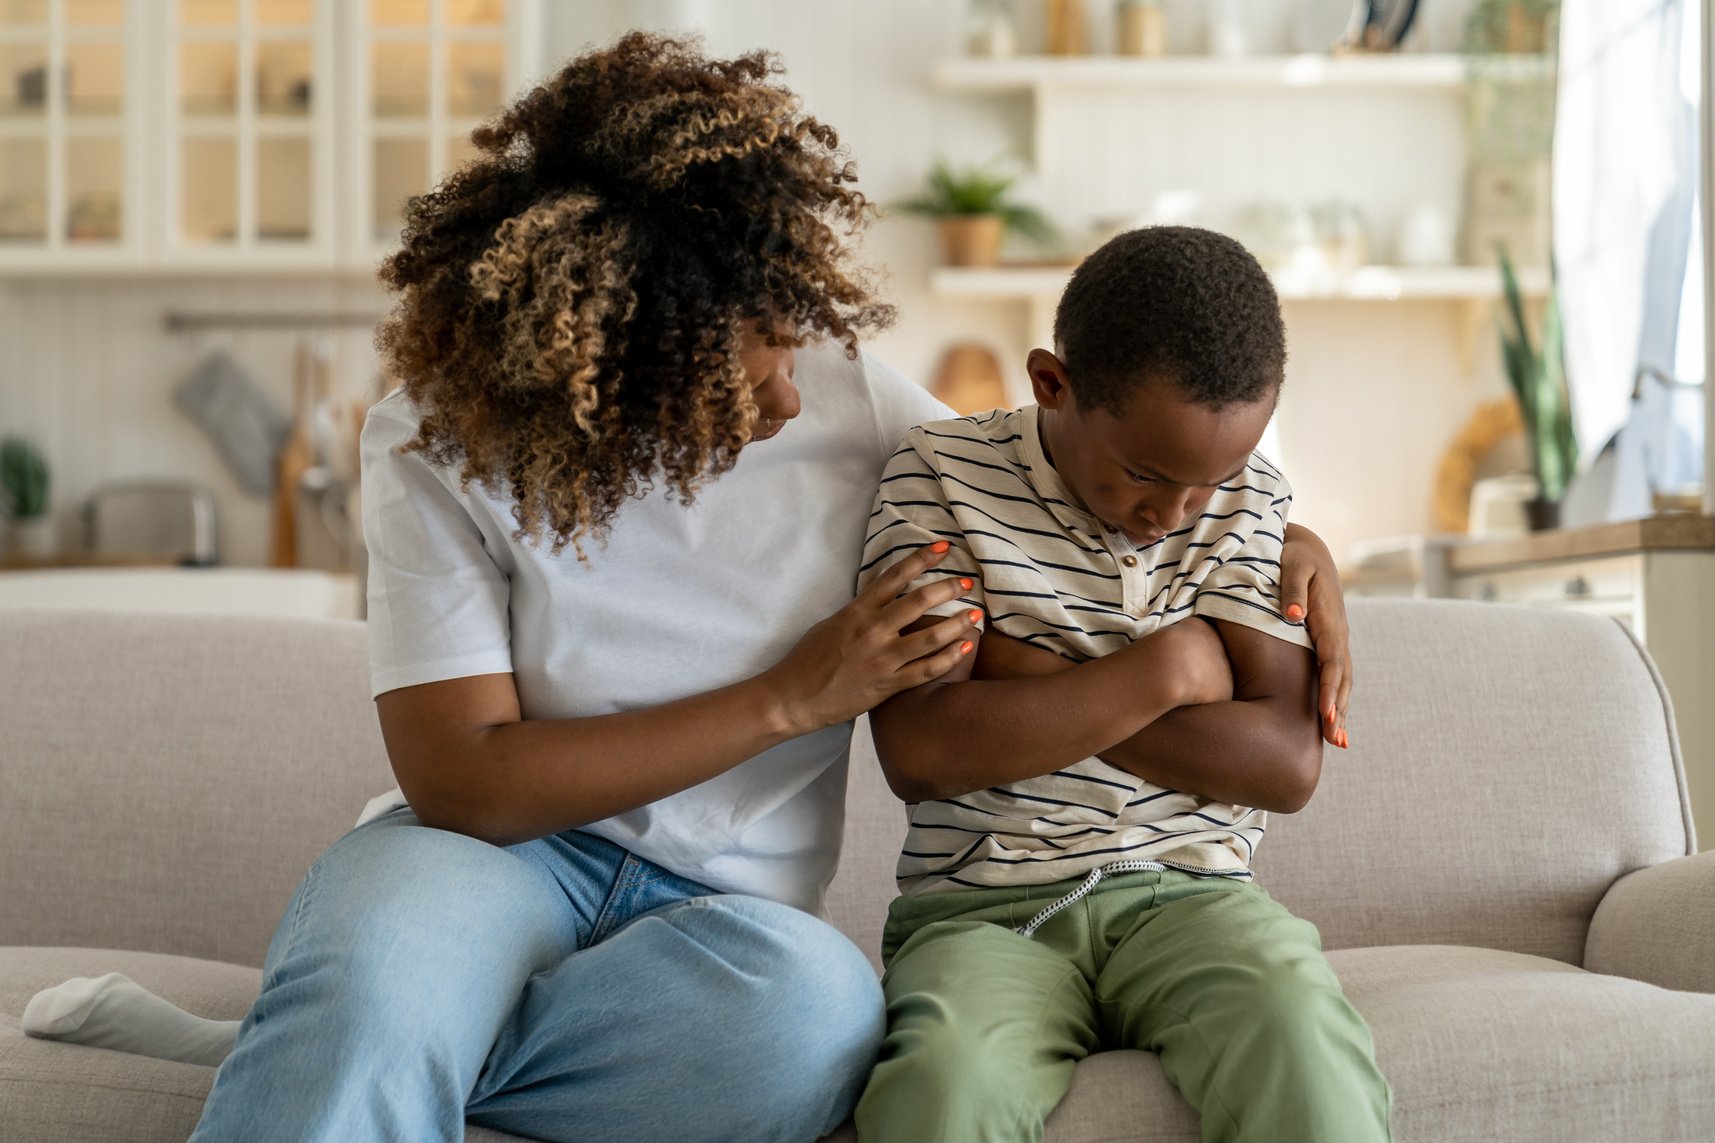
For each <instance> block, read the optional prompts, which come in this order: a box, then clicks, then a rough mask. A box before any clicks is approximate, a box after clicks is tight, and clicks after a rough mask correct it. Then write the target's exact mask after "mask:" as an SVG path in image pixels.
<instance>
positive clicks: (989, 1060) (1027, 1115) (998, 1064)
mask: <svg viewBox="0 0 1715 1143" xmlns="http://www.w3.org/2000/svg"><path fill="white" fill-rule="evenodd" d="M1012 1046H1014V1045H1012V1044H1001V1043H997V1042H995V1041H994V1040H993V1039H992V1038H990V1037H985V1036H983V1035H982V1034H981V1033H980V1032H977V1031H975V1030H972V1029H969V1028H965V1027H961V1026H959V1025H957V1024H955V1023H951V1022H947V1021H936V1020H917V1021H913V1022H912V1023H911V1024H910V1025H909V1026H907V1027H895V1028H894V1029H892V1030H891V1031H890V1032H889V1033H888V1037H887V1041H886V1045H885V1047H884V1049H883V1055H884V1057H885V1058H884V1059H883V1060H882V1062H881V1063H879V1064H877V1065H876V1068H875V1071H874V1073H873V1074H872V1075H871V1077H870V1082H869V1087H868V1088H867V1089H866V1090H865V1091H864V1094H863V1098H862V1100H861V1101H860V1102H859V1104H858V1111H857V1122H858V1133H859V1137H860V1138H862V1139H863V1140H865V1143H870V1141H872V1140H873V1141H878V1143H892V1141H894V1140H901V1141H925V1143H926V1141H931V1140H947V1141H952V1140H968V1139H987V1138H993V1137H1004V1136H1006V1135H1008V1134H1009V1133H1010V1132H1013V1131H1015V1130H1016V1129H1017V1127H1018V1125H1021V1124H1028V1123H1032V1122H1034V1123H1037V1124H1040V1123H1041V1122H1042V1121H1043V1120H1044V1119H1046V1118H1047V1115H1048V1113H1049V1112H1050V1111H1052V1110H1053V1108H1054V1105H1055V1104H1056V1103H1057V1102H1059V1098H1060V1095H1061V1093H1063V1092H1064V1090H1065V1087H1066V1084H1067V1083H1068V1082H1069V1081H1070V1077H1071V1070H1072V1068H1073V1066H1074V1063H1073V1061H1072V1060H1064V1061H1056V1062H1055V1063H1053V1064H1046V1063H1044V1062H1042V1061H1041V1060H1040V1059H1031V1058H1029V1056H1030V1053H1029V1052H1028V1050H1029V1049H1031V1048H1035V1047H1037V1045H1033V1044H1028V1043H1025V1044H1017V1045H1016V1047H1018V1048H1019V1049H1020V1051H1019V1052H1017V1053H1012V1052H1008V1051H1007V1050H1006V1049H1007V1048H1008V1047H1012ZM997 1133H998V1135H997Z"/></svg>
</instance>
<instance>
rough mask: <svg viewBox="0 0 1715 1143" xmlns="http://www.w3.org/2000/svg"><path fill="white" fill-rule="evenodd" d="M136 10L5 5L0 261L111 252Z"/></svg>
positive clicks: (1, 22)
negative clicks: (50, 253)
mask: <svg viewBox="0 0 1715 1143" xmlns="http://www.w3.org/2000/svg"><path fill="white" fill-rule="evenodd" d="M134 2H135V0H131V2H128V0H0V257H5V256H7V255H8V254H13V253H27V252H29V251H32V250H38V251H46V250H67V249H72V248H77V249H88V250H93V251H97V252H99V251H102V250H106V251H109V252H111V251H114V250H117V249H119V248H120V247H121V246H123V245H125V244H126V236H127V230H128V227H130V226H131V225H132V224H133V220H132V218H131V217H130V215H131V213H132V212H130V211H128V210H127V209H126V207H127V204H126V202H125V195H126V184H127V180H126V177H125V163H126V160H127V157H128V156H127V155H126V137H127V132H126V119H127V114H128V112H129V111H130V108H129V107H128V101H129V99H130V97H129V96H128V94H127V87H128V85H129V83H130V77H129V76H128V75H127V74H126V72H127V64H128V62H129V61H128V58H127V52H126V33H127V28H128V21H129V20H130V19H131V18H132V17H133V13H132V12H131V10H130V9H131V7H132V6H133V3H134Z"/></svg>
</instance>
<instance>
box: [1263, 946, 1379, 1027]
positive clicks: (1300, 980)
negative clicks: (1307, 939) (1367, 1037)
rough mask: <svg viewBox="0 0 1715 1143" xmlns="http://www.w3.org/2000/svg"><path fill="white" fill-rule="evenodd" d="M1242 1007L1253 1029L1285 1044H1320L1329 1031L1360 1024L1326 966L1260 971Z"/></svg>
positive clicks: (1298, 965)
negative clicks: (1248, 1015) (1247, 1014)
mask: <svg viewBox="0 0 1715 1143" xmlns="http://www.w3.org/2000/svg"><path fill="white" fill-rule="evenodd" d="M1243 1007H1244V1008H1245V1009H1246V1010H1247V1011H1248V1012H1249V1013H1250V1017H1249V1019H1250V1021H1251V1022H1252V1025H1253V1027H1255V1028H1256V1029H1258V1030H1259V1031H1260V1032H1262V1033H1264V1034H1266V1035H1268V1036H1269V1037H1270V1038H1272V1039H1274V1040H1276V1041H1281V1042H1284V1043H1294V1042H1297V1043H1302V1044H1306V1045H1309V1044H1315V1043H1320V1042H1322V1041H1323V1040H1324V1039H1325V1038H1326V1034H1327V1031H1328V1030H1329V1029H1330V1028H1342V1029H1344V1028H1349V1027H1351V1026H1352V1025H1353V1024H1354V1023H1358V1024H1361V1023H1362V1021H1361V1019H1360V1018H1359V1017H1358V1016H1357V1015H1356V1012H1355V1010H1354V1009H1353V1008H1352V1006H1351V1003H1350V1002H1349V1001H1348V1000H1347V999H1346V996H1345V993H1343V992H1342V991H1341V990H1340V983H1339V981H1338V980H1337V979H1336V978H1335V977H1334V974H1333V972H1332V970H1330V969H1329V968H1328V967H1327V966H1326V964H1305V963H1298V962H1288V963H1283V964H1273V965H1270V966H1268V967H1266V968H1264V969H1262V970H1261V971H1259V972H1257V973H1256V975H1255V977H1254V979H1253V982H1252V984H1251V987H1250V988H1249V989H1248V990H1247V995H1246V996H1245V998H1244V1001H1243Z"/></svg>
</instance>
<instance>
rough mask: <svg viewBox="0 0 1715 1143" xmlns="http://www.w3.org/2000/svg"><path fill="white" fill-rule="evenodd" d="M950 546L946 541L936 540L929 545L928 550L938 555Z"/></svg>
mask: <svg viewBox="0 0 1715 1143" xmlns="http://www.w3.org/2000/svg"><path fill="white" fill-rule="evenodd" d="M952 546H953V545H952V544H949V543H948V542H947V541H946V540H936V541H935V542H934V543H933V544H930V545H929V550H930V551H932V552H934V553H935V554H936V555H940V554H941V553H942V552H944V551H946V550H947V549H948V548H950V547H952Z"/></svg>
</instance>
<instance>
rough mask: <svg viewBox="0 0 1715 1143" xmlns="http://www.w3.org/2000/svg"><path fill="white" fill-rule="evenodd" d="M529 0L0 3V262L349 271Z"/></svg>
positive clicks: (413, 186)
mask: <svg viewBox="0 0 1715 1143" xmlns="http://www.w3.org/2000/svg"><path fill="white" fill-rule="evenodd" d="M539 23H540V6H539V0H0V274H6V275H11V276H28V275H33V274H55V275H58V274H77V273H111V272H114V271H120V272H127V271H129V272H136V273H142V274H151V273H172V272H198V271H211V272H221V273H232V272H239V273H251V272H255V273H273V272H281V271H285V272H291V271H317V272H339V273H351V274H361V275H367V274H369V273H372V272H373V270H374V267H375V264H376V262H377V260H378V259H379V258H380V257H382V256H383V255H384V254H385V253H386V251H387V250H388V248H389V247H390V246H392V245H393V244H394V242H396V240H397V235H398V232H399V227H400V216H401V212H402V208H403V205H404V203H405V201H406V199H408V198H409V197H410V196H412V195H415V194H419V193H422V192H423V191H425V190H427V189H429V188H430V187H432V186H433V185H434V184H435V182H436V181H437V180H438V179H439V178H440V177H441V176H443V175H444V174H445V173H447V172H448V171H450V170H451V169H453V168H455V167H456V166H457V165H458V164H459V163H460V162H462V161H463V160H464V159H465V158H467V157H468V156H469V154H470V153H471V147H470V144H469V141H468V137H469V134H470V131H471V130H472V129H473V128H474V127H476V126H477V125H478V124H479V123H481V122H482V121H483V120H484V119H486V118H488V117H490V116H491V115H493V114H494V113H495V112H496V111H497V110H499V109H500V108H501V107H502V106H503V105H504V103H505V102H506V101H507V100H508V99H510V98H511V97H512V96H513V95H515V94H516V93H517V92H518V91H520V90H521V89H522V88H523V87H524V86H525V85H527V84H528V83H530V82H533V81H534V80H535V79H536V78H538V76H539V74H540V58H539V56H540V34H539Z"/></svg>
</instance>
